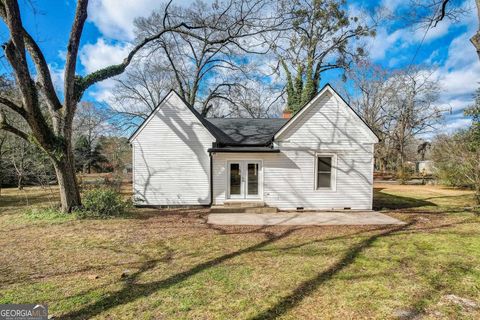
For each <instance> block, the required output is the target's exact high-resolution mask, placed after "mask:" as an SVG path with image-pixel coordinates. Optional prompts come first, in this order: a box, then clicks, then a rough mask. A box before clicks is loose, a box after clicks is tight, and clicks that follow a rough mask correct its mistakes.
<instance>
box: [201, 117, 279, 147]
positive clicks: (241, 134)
mask: <svg viewBox="0 0 480 320" xmlns="http://www.w3.org/2000/svg"><path fill="white" fill-rule="evenodd" d="M206 120H207V121H208V122H210V123H211V124H212V125H213V126H215V127H216V128H218V129H219V130H221V131H222V132H223V133H224V134H225V135H226V136H227V137H228V138H227V139H221V140H220V141H217V142H220V143H222V144H225V145H230V146H234V145H250V146H251V145H267V144H270V143H271V142H272V139H273V136H274V135H275V132H277V131H278V129H280V128H281V127H282V126H283V125H284V124H285V123H286V122H287V119H281V118H270V119H249V118H207V119H206Z"/></svg>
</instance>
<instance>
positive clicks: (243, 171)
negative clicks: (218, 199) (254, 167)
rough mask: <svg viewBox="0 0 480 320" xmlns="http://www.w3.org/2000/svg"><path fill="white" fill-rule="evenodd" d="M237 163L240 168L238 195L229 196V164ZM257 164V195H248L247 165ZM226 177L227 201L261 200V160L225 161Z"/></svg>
mask: <svg viewBox="0 0 480 320" xmlns="http://www.w3.org/2000/svg"><path fill="white" fill-rule="evenodd" d="M232 163H238V164H239V167H240V176H241V181H240V195H231V194H230V164H232ZM250 163H257V164H258V195H248V174H247V172H248V164H250ZM226 166H227V170H226V172H227V177H226V192H225V197H226V199H228V200H246V199H249V200H263V160H261V159H242V160H227V162H226Z"/></svg>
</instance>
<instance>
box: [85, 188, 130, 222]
mask: <svg viewBox="0 0 480 320" xmlns="http://www.w3.org/2000/svg"><path fill="white" fill-rule="evenodd" d="M82 202H83V208H82V209H80V210H79V211H78V212H77V215H78V217H79V218H89V217H92V218H109V217H114V216H122V215H125V214H126V212H127V209H128V208H129V207H130V203H129V202H128V201H125V200H123V199H122V196H121V195H120V193H118V192H116V191H115V190H113V189H110V188H96V189H92V190H88V191H87V192H85V194H84V195H83V200H82Z"/></svg>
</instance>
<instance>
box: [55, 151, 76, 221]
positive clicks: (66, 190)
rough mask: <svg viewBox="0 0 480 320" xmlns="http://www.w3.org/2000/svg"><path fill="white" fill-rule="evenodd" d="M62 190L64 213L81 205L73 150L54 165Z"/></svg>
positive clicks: (67, 152)
mask: <svg viewBox="0 0 480 320" xmlns="http://www.w3.org/2000/svg"><path fill="white" fill-rule="evenodd" d="M67 149H68V148H67ZM53 166H54V168H55V173H56V175H57V180H58V187H59V189H60V201H61V203H62V211H63V212H65V213H67V212H71V211H72V210H73V209H75V208H77V207H79V206H80V205H81V201H80V192H79V188H78V183H77V178H76V175H75V165H74V160H73V153H72V152H71V150H69V151H66V152H65V157H63V158H62V159H61V161H55V162H54V163H53Z"/></svg>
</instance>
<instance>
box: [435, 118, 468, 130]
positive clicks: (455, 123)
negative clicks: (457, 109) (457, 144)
mask: <svg viewBox="0 0 480 320" xmlns="http://www.w3.org/2000/svg"><path fill="white" fill-rule="evenodd" d="M471 124H472V120H470V119H466V118H459V119H454V120H452V121H449V122H447V123H446V124H445V125H444V126H443V127H442V130H441V131H442V132H446V133H452V132H455V131H457V130H458V129H465V128H468V127H469V126H470V125H471Z"/></svg>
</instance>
